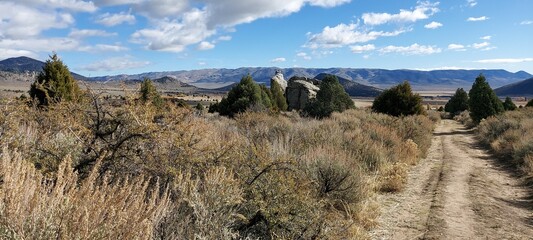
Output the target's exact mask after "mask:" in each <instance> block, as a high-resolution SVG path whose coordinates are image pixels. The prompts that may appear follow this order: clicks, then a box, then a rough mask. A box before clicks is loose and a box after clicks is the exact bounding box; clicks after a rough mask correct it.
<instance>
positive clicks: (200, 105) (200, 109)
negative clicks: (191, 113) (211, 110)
mask: <svg viewBox="0 0 533 240" xmlns="http://www.w3.org/2000/svg"><path fill="white" fill-rule="evenodd" d="M194 108H195V109H196V110H198V111H203V110H204V105H202V104H201V103H198V104H196V107H194Z"/></svg>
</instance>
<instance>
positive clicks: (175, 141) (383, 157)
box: [0, 95, 435, 239]
mask: <svg viewBox="0 0 533 240" xmlns="http://www.w3.org/2000/svg"><path fill="white" fill-rule="evenodd" d="M2 108H3V110H4V111H3V112H2V114H0V134H1V135H0V136H1V137H0V143H2V144H4V145H7V146H9V147H10V149H14V148H16V149H19V152H20V155H21V158H22V159H26V160H28V161H27V162H29V163H32V164H34V165H36V166H38V167H39V169H38V171H36V170H35V169H34V171H35V174H36V175H39V174H40V175H39V176H41V175H43V173H44V174H46V178H45V177H42V179H52V180H51V182H50V183H52V182H54V181H55V180H54V179H55V178H56V177H57V178H58V179H59V178H61V177H62V176H63V175H61V174H60V173H61V169H64V168H65V167H66V165H68V164H70V163H64V162H63V161H62V160H63V159H64V158H65V156H71V159H72V161H71V163H72V165H73V166H72V167H78V169H80V171H81V172H82V173H84V174H80V176H76V177H77V179H78V180H77V181H79V182H81V183H83V182H84V181H87V180H86V179H91V177H90V176H91V174H90V173H91V172H95V171H98V173H99V174H102V173H103V172H104V171H107V172H108V175H107V176H108V177H107V179H109V181H108V182H109V184H107V185H98V186H99V187H98V188H95V190H94V191H100V190H101V191H107V192H109V193H106V194H111V195H110V196H114V195H113V194H114V192H113V191H115V190H116V191H118V190H117V189H121V188H122V187H119V186H130V185H131V184H133V185H135V184H137V180H135V181H133V180H131V181H129V182H125V181H126V179H137V178H132V176H137V175H145V176H149V177H153V178H154V179H156V178H157V179H160V182H161V183H160V184H159V185H162V186H167V185H168V186H171V187H170V189H169V192H170V193H169V195H170V196H169V198H170V199H171V200H170V203H168V204H169V213H168V214H164V215H162V214H158V215H157V216H162V217H161V221H157V219H155V218H154V220H153V221H152V222H151V223H152V225H150V226H152V227H151V228H150V229H148V227H145V228H146V229H147V230H146V231H145V232H146V233H148V232H150V231H151V233H149V234H151V236H152V237H153V238H160V239H176V238H178V239H194V238H198V239H232V238H237V239H239V238H250V239H295V238H300V239H364V238H367V237H368V236H367V235H366V231H367V230H368V229H369V228H371V227H373V226H375V225H376V218H377V214H378V212H379V211H378V206H377V205H376V204H375V202H373V201H372V200H371V199H372V197H371V196H372V195H373V194H374V193H375V192H376V191H399V190H401V189H402V187H403V186H404V185H405V179H406V176H407V171H408V167H409V166H410V165H412V164H415V163H416V162H417V161H418V159H419V158H420V157H422V156H424V154H425V152H426V151H427V148H429V144H430V141H431V132H432V128H433V126H434V125H433V124H434V120H435V119H434V120H433V121H432V120H430V119H428V118H427V117H425V116H411V117H403V118H395V117H391V116H388V115H384V114H376V113H371V112H368V111H364V110H348V111H345V112H344V113H334V114H333V115H332V117H331V118H328V119H324V120H320V121H319V120H316V119H309V118H302V117H300V116H299V115H298V114H294V113H282V114H280V115H272V114H268V113H263V112H246V113H243V114H240V115H238V116H237V117H236V118H235V119H228V118H225V117H220V116H218V115H211V114H206V115H198V114H194V112H192V111H190V110H187V109H183V108H176V107H172V106H167V108H166V109H164V110H163V111H162V110H161V109H158V108H155V107H153V106H151V105H150V104H139V103H137V102H136V101H134V100H131V99H126V100H125V101H123V102H122V105H120V104H119V105H112V104H111V103H108V102H105V101H102V100H101V99H98V98H94V95H93V98H92V99H90V101H86V102H82V103H65V104H62V105H57V106H54V107H52V108H51V109H50V110H48V111H41V110H39V109H36V108H31V107H28V106H25V105H21V104H18V103H10V104H7V105H5V106H2ZM104 153H106V154H104ZM98 159H102V163H101V164H102V167H101V168H99V170H94V169H98V168H94V166H95V164H96V162H97V161H96V160H98ZM63 165H65V166H63ZM80 166H81V167H80ZM68 167H71V166H68ZM98 179H100V178H98ZM121 183H122V185H121ZM20 184H22V183H19V185H17V186H16V187H14V188H20V189H24V188H23V187H22V186H23V185H20ZM35 184H36V183H35ZM128 184H129V185H128ZM139 184H141V183H139ZM142 184H145V182H142ZM46 186H48V185H46ZM53 186H55V185H53ZM150 186H157V183H156V182H155V181H151V182H150ZM142 187H145V188H148V186H144V185H142ZM72 189H78V188H72ZM128 189H130V188H128ZM159 189H163V187H161V186H159ZM128 191H135V192H137V190H134V189H133V188H131V190H128ZM142 191H143V190H142V189H140V190H138V192H137V193H136V194H137V195H138V196H140V195H141V192H142ZM43 194H44V193H43ZM99 194H100V193H99ZM101 194H103V193H101ZM137 195H135V196H137ZM155 195H157V194H153V196H155ZM76 196H77V195H76ZM143 196H144V195H143ZM150 196H152V195H150ZM89 199H91V198H90V197H89ZM145 199H151V198H150V197H146V196H145ZM43 201H44V200H43ZM117 201H118V200H117ZM161 201H163V200H161ZM69 203H70V205H68V206H69V211H73V212H76V211H79V212H80V213H79V214H82V212H83V211H82V210H81V208H82V207H88V209H93V208H96V207H94V206H99V207H100V209H99V210H98V211H97V209H94V210H91V211H94V212H95V214H96V213H98V214H104V213H105V212H106V211H109V212H110V213H113V211H112V210H110V209H107V208H102V207H101V206H104V205H101V204H107V205H106V206H114V205H113V204H112V203H107V202H105V203H98V204H93V205H92V206H89V204H90V203H91V202H90V201H85V202H83V201H82V200H79V201H78V202H75V201H70V202H69ZM90 207H93V208H90ZM136 211H137V212H133V210H131V211H130V210H128V211H127V212H125V213H124V214H131V216H129V215H120V217H122V218H124V219H129V218H131V219H136V218H135V216H136V214H140V215H146V214H148V215H149V214H150V213H149V211H147V210H142V209H137V210H136ZM28 214H29V213H27V212H26V213H21V217H19V218H20V219H22V218H23V217H22V216H24V215H28ZM134 215H135V216H134ZM26 217H27V216H26ZM117 224H119V223H116V224H115V225H113V224H111V225H109V226H116V228H117V229H118V230H117V234H118V232H120V231H122V230H121V227H122V226H123V225H117ZM153 224H157V226H156V228H155V230H154V228H153ZM6 226H11V225H6ZM43 229H44V228H43ZM91 229H92V230H93V229H94V231H100V232H106V231H108V229H110V228H108V227H107V225H106V226H94V227H92V228H91ZM43 231H44V230H43ZM65 231H67V230H65ZM68 231H71V230H68ZM68 231H67V232H68ZM62 234H78V233H62ZM112 234H114V233H112ZM69 236H70V235H69ZM72 236H74V235H72ZM110 236H111V235H110ZM113 236H115V235H113ZM125 236H126V235H125ZM143 236H147V235H143ZM74 237H75V236H74ZM133 237H135V236H133ZM119 238H120V237H119ZM143 238H144V237H143ZM146 238H148V237H146Z"/></svg>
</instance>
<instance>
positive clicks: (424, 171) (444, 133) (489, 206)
mask: <svg viewBox="0 0 533 240" xmlns="http://www.w3.org/2000/svg"><path fill="white" fill-rule="evenodd" d="M528 191H529V190H528V188H527V187H524V186H523V184H522V183H521V181H519V180H518V178H517V177H516V176H515V175H514V174H513V170H512V169H511V168H509V167H506V166H503V165H502V164H501V163H499V162H498V161H497V160H496V159H494V158H493V157H492V156H491V155H490V154H488V153H487V151H485V150H484V149H483V148H481V147H479V146H478V145H477V143H476V140H475V138H474V134H473V133H472V131H469V130H466V129H465V128H464V127H463V126H462V125H460V124H458V123H456V122H454V121H451V120H443V121H442V122H441V123H440V124H439V125H438V126H437V128H436V130H435V133H434V137H433V142H432V146H431V148H430V149H429V154H428V156H427V158H426V159H424V160H422V161H421V162H420V163H419V165H417V166H415V167H414V168H413V169H412V170H411V172H410V174H409V180H408V185H407V187H406V189H405V190H404V191H403V192H401V193H397V194H384V195H380V196H378V201H379V203H380V205H381V206H382V214H381V217H380V219H379V222H380V224H381V225H380V227H378V228H377V229H375V230H374V231H373V232H372V233H371V234H372V238H373V239H533V198H532V197H531V196H532V195H531V192H528Z"/></svg>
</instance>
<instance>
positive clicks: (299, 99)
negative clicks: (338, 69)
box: [285, 76, 320, 111]
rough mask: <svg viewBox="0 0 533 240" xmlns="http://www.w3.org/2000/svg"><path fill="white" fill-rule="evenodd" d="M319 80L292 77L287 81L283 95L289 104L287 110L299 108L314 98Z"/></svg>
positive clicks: (318, 88)
mask: <svg viewBox="0 0 533 240" xmlns="http://www.w3.org/2000/svg"><path fill="white" fill-rule="evenodd" d="M319 85H320V80H317V79H312V78H306V77H296V76H295V77H292V78H291V79H289V82H288V83H287V89H286V90H285V96H286V97H287V103H288V105H289V107H288V110H289V111H291V110H301V109H303V108H304V107H305V105H306V104H307V103H308V102H309V100H311V99H313V98H316V93H317V92H318V90H320V87H319Z"/></svg>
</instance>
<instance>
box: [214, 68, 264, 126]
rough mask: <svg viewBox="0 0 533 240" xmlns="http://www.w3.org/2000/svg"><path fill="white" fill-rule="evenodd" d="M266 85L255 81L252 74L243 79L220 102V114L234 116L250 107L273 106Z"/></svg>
mask: <svg viewBox="0 0 533 240" xmlns="http://www.w3.org/2000/svg"><path fill="white" fill-rule="evenodd" d="M265 89H266V87H264V88H263V87H261V86H259V85H258V84H257V83H255V82H254V80H253V79H252V77H251V76H250V75H247V76H245V77H243V78H242V79H241V81H240V82H239V84H237V85H236V86H235V87H233V88H232V89H231V90H230V91H229V93H228V96H227V97H225V98H223V99H222V101H220V103H219V104H218V107H217V108H218V112H219V113H220V115H223V116H229V117H233V116H235V114H237V113H241V112H244V111H246V110H247V109H248V108H252V107H254V108H259V109H261V108H262V109H264V108H270V107H271V106H272V104H271V102H270V98H269V96H268V92H267V91H266V90H268V89H266V90H265Z"/></svg>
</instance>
